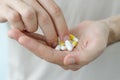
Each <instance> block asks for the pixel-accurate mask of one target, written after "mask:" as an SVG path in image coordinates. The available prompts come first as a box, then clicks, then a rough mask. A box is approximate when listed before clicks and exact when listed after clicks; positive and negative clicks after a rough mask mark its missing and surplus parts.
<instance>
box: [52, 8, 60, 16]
mask: <svg viewBox="0 0 120 80" xmlns="http://www.w3.org/2000/svg"><path fill="white" fill-rule="evenodd" d="M52 15H53V16H55V17H59V16H60V15H61V9H60V8H59V7H58V6H56V7H53V11H52Z"/></svg>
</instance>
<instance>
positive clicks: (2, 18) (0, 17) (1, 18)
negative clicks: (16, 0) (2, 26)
mask: <svg viewBox="0 0 120 80" xmlns="http://www.w3.org/2000/svg"><path fill="white" fill-rule="evenodd" d="M0 7H1V8H2V9H3V10H0V22H6V21H7V19H6V18H5V15H4V14H5V13H4V10H5V8H6V7H5V6H2V5H0Z"/></svg>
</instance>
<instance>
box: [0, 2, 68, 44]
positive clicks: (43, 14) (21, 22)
mask: <svg viewBox="0 0 120 80" xmlns="http://www.w3.org/2000/svg"><path fill="white" fill-rule="evenodd" d="M7 21H8V22H9V24H10V26H11V27H12V28H14V29H19V30H20V31H24V30H26V31H27V32H35V31H36V30H37V29H38V26H40V28H41V29H42V31H43V33H44V36H45V38H46V41H47V43H48V44H49V45H51V46H55V45H56V44H57V36H60V38H61V40H63V41H64V40H66V39H69V37H68V35H69V31H68V28H67V25H66V22H65V19H64V16H63V14H62V11H61V9H60V8H59V7H58V6H57V5H56V3H55V2H54V0H1V1H0V22H7Z"/></svg>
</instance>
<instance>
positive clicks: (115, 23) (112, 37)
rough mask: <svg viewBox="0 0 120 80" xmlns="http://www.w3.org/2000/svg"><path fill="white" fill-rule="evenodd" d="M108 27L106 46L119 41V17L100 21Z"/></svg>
mask: <svg viewBox="0 0 120 80" xmlns="http://www.w3.org/2000/svg"><path fill="white" fill-rule="evenodd" d="M101 22H102V23H104V24H106V26H108V27H109V38H108V45H109V44H112V43H115V42H117V41H119V40H120V15H118V16H113V17H110V18H108V19H105V20H102V21H101Z"/></svg>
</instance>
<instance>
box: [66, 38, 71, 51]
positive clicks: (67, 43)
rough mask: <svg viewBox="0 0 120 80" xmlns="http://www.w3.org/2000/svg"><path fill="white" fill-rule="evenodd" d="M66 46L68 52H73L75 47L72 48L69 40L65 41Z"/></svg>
mask: <svg viewBox="0 0 120 80" xmlns="http://www.w3.org/2000/svg"><path fill="white" fill-rule="evenodd" d="M65 46H66V48H67V50H68V51H72V50H73V46H72V44H71V43H70V41H69V40H66V41H65Z"/></svg>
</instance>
